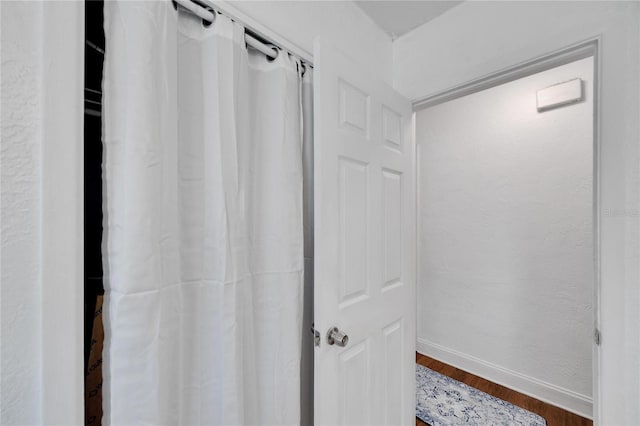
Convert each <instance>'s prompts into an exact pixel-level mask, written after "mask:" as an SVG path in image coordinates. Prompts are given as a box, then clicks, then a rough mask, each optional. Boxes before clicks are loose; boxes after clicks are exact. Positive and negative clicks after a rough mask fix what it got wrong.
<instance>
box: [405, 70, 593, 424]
mask: <svg viewBox="0 0 640 426" xmlns="http://www.w3.org/2000/svg"><path fill="white" fill-rule="evenodd" d="M573 78H581V79H582V80H583V81H584V87H585V89H586V91H585V101H583V102H581V103H578V104H574V105H569V106H565V107H562V108H558V109H554V110H550V111H547V112H544V113H538V112H537V110H536V91H537V90H539V89H542V88H545V87H548V86H551V85H553V84H556V83H559V82H564V81H567V80H570V79H573ZM592 85H593V59H592V58H587V59H583V60H580V61H577V62H574V63H571V64H567V65H564V66H561V67H558V68H554V69H552V70H549V71H545V72H542V73H539V74H534V75H532V76H529V77H525V78H522V79H520V80H516V81H512V82H510V83H507V84H504V85H501V86H497V87H494V88H491V89H488V90H484V91H481V92H478V93H474V94H472V95H468V96H465V97H463V98H458V99H455V100H453V101H450V102H447V103H444V104H440V105H436V106H434V107H431V108H428V109H425V110H422V111H418V113H417V114H416V141H417V143H418V146H419V148H418V149H419V158H418V168H419V170H420V180H419V188H420V190H419V221H420V233H419V265H420V266H419V279H418V282H419V288H418V295H419V297H418V341H419V342H420V343H421V344H422V345H423V347H425V345H426V348H427V349H429V346H430V345H434V344H435V345H437V346H438V347H439V349H440V352H442V355H445V356H446V350H451V351H454V352H456V353H458V354H459V355H462V354H464V355H465V356H468V357H470V358H472V359H480V360H483V361H484V362H486V363H489V364H494V365H496V366H499V367H500V368H502V369H505V370H509V371H512V372H514V373H515V374H517V375H520V376H522V377H527V378H530V379H531V380H533V381H537V382H544V383H548V384H551V385H552V386H554V387H555V388H556V389H565V390H567V391H568V392H570V393H572V394H575V395H581V396H582V399H583V400H584V401H586V402H587V403H586V404H584V405H586V407H585V406H578V407H570V408H573V409H574V410H576V409H578V410H579V409H582V413H583V414H586V415H588V416H590V415H591V413H590V407H589V406H588V401H589V399H590V397H591V386H592V382H591V375H592V374H591V360H592V356H591V343H592V327H593V322H592V318H593V317H592V314H593V312H592V301H593V262H592V259H593V244H592V241H593V232H592V225H593V221H592V198H593V193H592V189H593V185H592V177H593V173H592V167H593V155H592V151H593V135H592V128H593V90H592ZM445 361H446V360H445ZM491 378H493V377H491ZM499 379H505V378H504V377H499ZM508 380H509V379H508V378H507V381H506V383H504V384H506V385H511V386H512V387H517V386H518V383H511V382H509V381H508ZM521 390H524V391H529V392H530V393H531V389H521ZM534 392H535V389H534ZM534 396H537V397H542V398H544V399H551V402H555V403H557V404H560V405H565V406H566V405H567V404H563V401H562V400H556V401H554V400H553V397H555V396H556V395H554V394H553V393H551V394H549V395H546V394H542V395H536V394H535V393H534Z"/></svg>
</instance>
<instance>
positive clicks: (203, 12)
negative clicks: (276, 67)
mask: <svg viewBox="0 0 640 426" xmlns="http://www.w3.org/2000/svg"><path fill="white" fill-rule="evenodd" d="M175 1H176V3H177V4H179V5H180V6H182V7H183V8H185V9H186V10H188V11H189V12H191V13H193V14H194V15H196V16H198V17H200V18H202V19H204V20H205V21H208V22H210V23H213V22H214V21H215V19H216V14H215V12H212V11H211V10H208V9H205V8H204V7H203V6H200V4H199V3H196V2H194V1H192V0H175ZM244 41H245V43H247V45H249V46H251V47H253V48H254V49H256V50H258V51H260V52H262V53H264V54H265V55H266V56H268V57H270V58H271V59H275V58H276V57H277V56H278V50H277V49H275V48H274V47H271V46H268V45H266V44H264V43H262V42H261V41H260V40H258V39H257V38H255V37H253V36H251V35H249V34H246V33H245V35H244Z"/></svg>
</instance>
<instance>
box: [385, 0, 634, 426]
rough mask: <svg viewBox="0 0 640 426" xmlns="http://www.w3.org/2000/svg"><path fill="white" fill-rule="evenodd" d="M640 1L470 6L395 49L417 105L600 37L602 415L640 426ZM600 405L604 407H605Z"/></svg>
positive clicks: (603, 420) (398, 83) (398, 73)
mask: <svg viewBox="0 0 640 426" xmlns="http://www.w3.org/2000/svg"><path fill="white" fill-rule="evenodd" d="M639 26H640V3H638V2H611V1H588V2H587V1H576V2H563V1H557V2H556V1H554V2H529V1H521V2H464V3H462V4H461V5H459V6H457V7H455V8H453V9H451V10H450V11H448V12H446V13H445V14H443V15H441V16H440V17H438V18H436V19H434V20H433V21H431V22H429V23H427V24H426V25H424V26H422V27H419V28H418V29H416V30H414V31H412V32H411V33H409V34H407V35H405V36H403V37H401V38H400V39H398V40H396V41H395V42H394V82H395V83H394V84H395V87H396V88H397V89H398V90H399V91H400V92H401V93H404V94H405V95H406V96H408V97H410V98H411V99H420V98H423V97H425V96H428V95H430V94H433V93H437V92H439V91H442V90H446V89H448V88H450V87H452V86H456V85H459V84H462V83H465V82H467V81H470V80H472V79H475V78H479V77H482V76H485V75H487V74H488V73H493V72H496V71H498V70H501V69H503V68H505V67H509V66H512V65H515V64H518V63H520V62H522V61H527V60H530V59H532V58H535V57H538V56H540V55H545V54H548V53H550V52H552V51H555V50H557V49H560V48H564V47H566V46H569V45H572V44H575V43H578V42H581V41H583V40H585V39H588V38H592V37H596V36H600V41H601V44H600V49H601V50H600V52H601V57H600V64H599V67H600V73H599V76H600V85H601V87H600V98H599V106H600V120H601V121H600V126H599V129H598V134H599V136H600V141H599V143H600V153H599V154H600V156H599V161H600V164H599V166H600V176H599V185H600V194H601V198H600V206H599V214H600V218H601V221H600V233H599V238H600V259H601V262H600V265H599V271H600V277H601V278H600V279H601V285H600V288H601V289H600V302H599V304H600V306H599V309H600V314H599V319H600V329H601V332H602V345H601V346H600V349H599V358H600V361H599V377H598V378H597V380H596V384H597V385H598V386H599V391H598V392H597V393H596V394H595V399H596V401H595V402H594V404H595V407H594V409H595V413H594V415H595V417H596V420H597V422H598V423H599V424H604V425H636V424H639V423H640V405H638V403H637V402H638V401H639V400H640V361H639V360H640V333H639V332H638V328H639V326H638V324H640V285H638V282H640V277H639V272H640V268H638V265H639V264H640V214H639V212H640V166H639V165H640V155H639V152H640V149H639V148H640V147H639V140H640V106H639V102H640V101H639V100H640V67H639V60H638V58H639V55H640V46H639V44H640V28H639ZM598 399H599V400H598Z"/></svg>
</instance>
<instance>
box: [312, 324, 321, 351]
mask: <svg viewBox="0 0 640 426" xmlns="http://www.w3.org/2000/svg"><path fill="white" fill-rule="evenodd" d="M314 325H315V324H311V334H313V346H320V332H319V331H318V330H316V329H315V327H314Z"/></svg>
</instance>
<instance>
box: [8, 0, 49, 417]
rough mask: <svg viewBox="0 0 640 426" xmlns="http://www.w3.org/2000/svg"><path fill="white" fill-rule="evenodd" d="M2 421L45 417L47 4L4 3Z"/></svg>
mask: <svg viewBox="0 0 640 426" xmlns="http://www.w3.org/2000/svg"><path fill="white" fill-rule="evenodd" d="M0 8H1V9H2V10H1V15H2V17H1V22H2V24H1V28H2V29H1V32H2V34H1V37H2V40H1V42H2V44H1V46H2V50H1V52H0V55H1V60H2V93H1V99H2V106H1V108H2V125H1V131H2V133H1V135H2V142H1V143H2V152H1V155H2V157H1V158H0V167H1V170H2V183H1V189H2V199H1V202H2V216H1V220H2V228H1V232H2V254H1V259H0V264H1V268H2V278H1V279H2V287H1V289H0V291H1V294H0V304H1V311H0V312H1V317H0V324H1V330H0V333H1V334H0V338H1V340H0V342H1V357H0V395H1V398H2V399H1V403H0V423H2V424H3V425H35V424H41V423H42V420H41V416H40V413H41V404H40V381H41V380H40V377H41V362H40V357H41V349H42V347H41V346H42V345H41V336H40V330H41V321H42V315H41V298H40V293H41V291H40V176H41V161H40V151H41V147H40V138H41V131H42V126H41V122H42V94H41V91H40V89H41V73H42V61H41V55H42V43H41V41H42V36H43V34H42V5H41V4H39V3H36V2H13V3H8V2H2V3H1V4H0Z"/></svg>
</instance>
